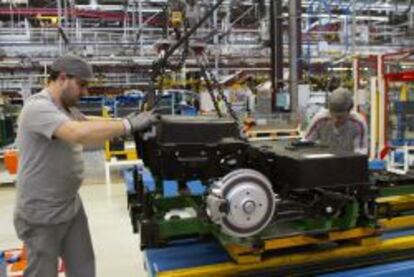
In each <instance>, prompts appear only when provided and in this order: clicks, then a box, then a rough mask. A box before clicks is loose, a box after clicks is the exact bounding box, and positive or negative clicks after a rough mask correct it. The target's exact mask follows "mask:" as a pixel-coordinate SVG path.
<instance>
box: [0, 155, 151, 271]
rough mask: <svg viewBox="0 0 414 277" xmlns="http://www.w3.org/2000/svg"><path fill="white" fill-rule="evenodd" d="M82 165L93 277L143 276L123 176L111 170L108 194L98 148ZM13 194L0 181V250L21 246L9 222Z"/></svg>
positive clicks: (9, 187)
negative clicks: (93, 267)
mask: <svg viewBox="0 0 414 277" xmlns="http://www.w3.org/2000/svg"><path fill="white" fill-rule="evenodd" d="M85 168H86V172H85V182H84V184H83V186H82V188H81V190H80V194H81V197H82V199H83V203H84V206H85V209H86V213H87V215H88V218H89V226H90V229H91V234H92V240H93V245H94V248H95V255H96V267H97V275H96V276H97V277H113V276H123V277H130V276H131V277H132V276H140V277H141V276H146V272H145V270H144V267H143V260H142V255H141V252H140V250H139V236H138V235H136V234H133V233H132V228H131V223H130V219H129V215H128V211H127V207H126V204H127V203H126V195H125V186H124V185H123V183H122V179H121V178H119V177H118V178H117V172H116V171H113V172H112V177H113V185H112V192H111V194H110V195H108V193H107V190H106V186H105V183H104V182H105V181H104V166H103V152H101V151H94V152H92V153H91V154H86V155H85ZM0 171H2V168H0ZM15 195H16V190H15V188H14V185H12V184H6V185H4V184H1V180H0V250H7V249H14V248H19V247H21V246H22V243H21V242H20V241H19V239H18V238H17V237H16V234H15V232H14V228H13V221H12V218H13V206H14V199H15Z"/></svg>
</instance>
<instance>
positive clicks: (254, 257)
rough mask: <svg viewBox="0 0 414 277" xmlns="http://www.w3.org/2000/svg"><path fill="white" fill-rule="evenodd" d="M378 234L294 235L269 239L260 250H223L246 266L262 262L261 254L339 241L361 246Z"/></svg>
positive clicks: (231, 246)
mask: <svg viewBox="0 0 414 277" xmlns="http://www.w3.org/2000/svg"><path fill="white" fill-rule="evenodd" d="M378 234H379V230H378V229H376V228H369V227H367V228H354V229H349V230H344V231H332V232H327V233H326V235H323V236H320V235H319V236H312V235H295V236H289V237H281V238H274V239H269V240H266V241H264V244H263V247H261V248H260V249H251V248H248V247H243V246H240V245H237V244H228V245H225V248H226V250H227V252H228V253H229V255H230V256H231V257H232V258H233V260H235V261H236V262H237V263H238V264H248V263H256V262H261V261H262V260H263V254H265V253H267V252H269V251H272V250H279V249H286V248H293V247H298V246H306V245H312V244H314V245H317V244H322V243H327V242H339V241H349V242H353V243H356V244H361V243H367V242H369V241H371V240H372V238H373V239H374V240H375V239H376V238H377V235H378ZM367 239H368V240H367Z"/></svg>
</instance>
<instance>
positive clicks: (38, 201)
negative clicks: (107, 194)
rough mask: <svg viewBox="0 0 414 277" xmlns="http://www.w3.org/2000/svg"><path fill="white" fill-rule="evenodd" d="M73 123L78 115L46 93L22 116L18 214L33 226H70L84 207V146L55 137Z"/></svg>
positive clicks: (29, 102) (34, 98) (31, 100)
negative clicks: (58, 131)
mask: <svg viewBox="0 0 414 277" xmlns="http://www.w3.org/2000/svg"><path fill="white" fill-rule="evenodd" d="M71 119H76V118H75V115H74V114H73V113H72V112H68V111H66V110H64V109H63V108H60V107H58V106H57V105H55V104H54V102H53V100H52V98H51V96H50V94H49V93H48V92H47V91H46V90H43V91H42V92H40V93H39V94H36V95H34V96H32V97H30V98H29V99H28V100H27V102H26V103H25V105H24V107H23V110H22V112H21V114H20V118H19V124H18V125H19V127H18V131H17V147H18V150H19V170H18V175H17V199H16V210H15V212H16V215H18V216H20V217H22V218H23V219H25V220H26V221H27V222H29V223H34V224H57V223H62V222H66V221H68V220H70V219H71V218H72V217H74V216H75V215H76V214H77V212H78V211H79V209H80V207H81V205H82V203H81V200H80V197H79V195H78V189H79V187H80V185H81V183H82V178H83V158H82V146H81V145H76V144H70V143H68V142H65V141H62V140H60V139H57V138H55V137H53V133H54V132H55V130H56V129H57V128H58V127H59V126H61V125H62V124H63V123H64V122H66V121H69V120H71Z"/></svg>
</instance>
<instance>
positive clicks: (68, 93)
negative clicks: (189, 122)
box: [14, 55, 158, 277]
mask: <svg viewBox="0 0 414 277" xmlns="http://www.w3.org/2000/svg"><path fill="white" fill-rule="evenodd" d="M92 77H93V72H92V67H91V66H90V65H89V64H88V63H87V62H85V61H84V60H82V59H81V58H79V57H77V56H72V55H65V56H61V57H59V58H58V59H57V60H55V61H54V62H53V64H52V65H51V73H50V76H49V84H48V86H47V87H46V88H45V89H44V90H43V91H41V92H40V93H38V94H35V95H33V96H31V97H30V98H29V99H27V101H26V103H25V105H24V107H23V109H22V112H21V114H20V118H19V122H18V125H19V126H18V132H17V147H18V150H19V155H20V163H19V171H18V175H17V197H16V207H15V215H14V225H15V228H16V232H17V234H18V236H19V238H20V239H22V240H23V242H24V244H25V245H26V248H27V251H28V265H27V268H26V270H25V273H24V276H25V277H56V276H57V275H58V259H59V257H61V258H62V259H63V262H64V263H65V268H66V276H68V277H93V276H95V260H94V251H93V247H92V243H91V238H90V233H89V227H88V222H87V217H86V214H85V211H84V208H83V206H82V201H81V199H80V197H79V194H78V190H79V187H80V185H81V183H82V175H83V160H82V146H83V145H87V144H96V143H101V142H104V141H105V140H108V139H111V138H114V137H118V136H124V135H128V134H131V133H134V132H137V131H143V130H145V129H147V128H149V127H150V126H151V125H152V124H154V123H156V122H157V120H158V119H157V116H156V115H154V114H153V113H152V112H142V113H140V114H138V115H134V116H131V117H129V118H125V119H105V118H100V117H93V118H87V117H85V116H83V115H82V114H81V113H80V112H79V111H77V110H76V108H75V106H76V104H77V103H78V101H79V99H80V97H81V96H83V95H86V94H87V86H88V81H90V80H91V79H92Z"/></svg>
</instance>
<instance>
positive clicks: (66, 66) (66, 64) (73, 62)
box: [50, 55, 93, 81]
mask: <svg viewBox="0 0 414 277" xmlns="http://www.w3.org/2000/svg"><path fill="white" fill-rule="evenodd" d="M50 68H51V69H52V70H53V71H57V72H65V73H66V74H68V75H71V76H73V77H76V78H78V79H79V80H83V81H89V80H90V79H92V78H93V71H92V66H91V65H90V64H89V63H88V62H86V61H85V60H83V59H82V58H80V57H78V56H75V55H64V56H60V57H59V58H57V59H56V60H55V61H54V62H53V63H52V65H51V66H50Z"/></svg>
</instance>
